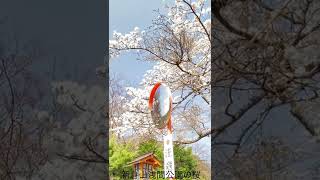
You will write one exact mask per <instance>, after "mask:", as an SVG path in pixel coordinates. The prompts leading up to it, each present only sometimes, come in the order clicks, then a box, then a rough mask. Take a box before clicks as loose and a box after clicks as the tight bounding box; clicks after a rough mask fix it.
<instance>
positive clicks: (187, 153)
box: [173, 145, 197, 171]
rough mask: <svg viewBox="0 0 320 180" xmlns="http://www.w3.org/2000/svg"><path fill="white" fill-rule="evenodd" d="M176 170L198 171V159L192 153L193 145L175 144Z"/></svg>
mask: <svg viewBox="0 0 320 180" xmlns="http://www.w3.org/2000/svg"><path fill="white" fill-rule="evenodd" d="M173 153H174V161H175V162H174V163H175V169H176V171H196V170H197V169H196V168H197V160H196V159H195V157H194V156H193V154H192V149H191V147H184V146H182V145H175V146H174V147H173Z"/></svg>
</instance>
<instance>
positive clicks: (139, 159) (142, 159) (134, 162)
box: [128, 152, 160, 165]
mask: <svg viewBox="0 0 320 180" xmlns="http://www.w3.org/2000/svg"><path fill="white" fill-rule="evenodd" d="M151 158H152V159H155V160H156V162H157V164H158V165H160V161H159V160H158V158H157V157H156V156H155V154H154V153H153V152H151V153H147V154H144V155H142V156H139V157H137V158H136V159H134V160H133V161H131V162H129V163H128V164H136V163H139V162H140V161H144V160H147V159H151Z"/></svg>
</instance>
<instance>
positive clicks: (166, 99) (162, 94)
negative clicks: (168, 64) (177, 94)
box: [151, 84, 171, 129]
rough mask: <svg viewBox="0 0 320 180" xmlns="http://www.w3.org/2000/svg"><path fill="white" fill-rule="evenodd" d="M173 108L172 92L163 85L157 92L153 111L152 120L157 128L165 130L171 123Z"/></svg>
mask: <svg viewBox="0 0 320 180" xmlns="http://www.w3.org/2000/svg"><path fill="white" fill-rule="evenodd" d="M170 108H171V91H170V89H169V88H168V86H166V85H164V84H161V85H160V86H159V87H158V89H157V90H156V92H155V95H154V101H153V105H152V110H151V116H152V120H153V122H154V124H155V126H156V127H157V128H160V129H162V128H164V127H165V126H166V124H167V123H168V121H169V117H170Z"/></svg>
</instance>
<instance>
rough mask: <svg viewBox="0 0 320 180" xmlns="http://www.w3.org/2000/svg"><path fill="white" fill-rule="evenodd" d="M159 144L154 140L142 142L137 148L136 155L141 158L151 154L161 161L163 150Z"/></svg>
mask: <svg viewBox="0 0 320 180" xmlns="http://www.w3.org/2000/svg"><path fill="white" fill-rule="evenodd" d="M162 148H163V147H162V145H161V143H159V142H157V141H156V140H154V139H151V140H147V141H145V142H142V143H141V144H140V145H139V148H138V155H139V156H141V155H143V154H146V153H150V152H153V153H154V154H155V155H156V157H157V158H158V159H159V160H160V161H161V160H162V159H163V149H162Z"/></svg>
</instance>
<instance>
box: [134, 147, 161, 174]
mask: <svg viewBox="0 0 320 180" xmlns="http://www.w3.org/2000/svg"><path fill="white" fill-rule="evenodd" d="M129 165H132V166H133V170H134V174H133V179H134V180H137V179H139V180H150V179H155V178H151V177H150V175H151V173H150V172H155V171H156V169H157V168H158V167H159V166H161V164H160V161H159V160H158V159H157V157H156V156H155V155H154V153H147V154H144V155H142V156H140V157H137V158H136V159H134V160H133V161H131V162H129Z"/></svg>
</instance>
